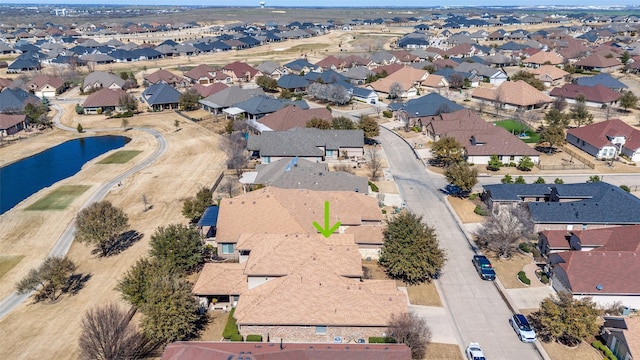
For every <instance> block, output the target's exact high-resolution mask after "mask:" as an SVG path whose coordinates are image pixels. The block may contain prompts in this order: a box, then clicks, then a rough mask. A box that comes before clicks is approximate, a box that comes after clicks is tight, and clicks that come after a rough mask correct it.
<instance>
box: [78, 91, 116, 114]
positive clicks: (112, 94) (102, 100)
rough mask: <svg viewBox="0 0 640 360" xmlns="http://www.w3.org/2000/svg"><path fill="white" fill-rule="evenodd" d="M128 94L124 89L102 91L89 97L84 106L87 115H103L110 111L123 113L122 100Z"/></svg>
mask: <svg viewBox="0 0 640 360" xmlns="http://www.w3.org/2000/svg"><path fill="white" fill-rule="evenodd" d="M126 94H127V92H126V91H124V90H122V89H108V88H105V89H102V90H98V91H96V92H94V93H92V94H91V95H89V96H87V98H86V99H85V100H84V103H83V104H82V108H83V109H84V113H85V114H102V113H105V112H108V111H112V112H122V111H124V109H122V107H121V106H120V98H121V97H122V96H125V95H126Z"/></svg>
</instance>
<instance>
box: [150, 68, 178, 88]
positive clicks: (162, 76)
mask: <svg viewBox="0 0 640 360" xmlns="http://www.w3.org/2000/svg"><path fill="white" fill-rule="evenodd" d="M144 80H146V81H147V82H148V83H149V84H151V85H154V84H157V83H161V82H163V83H167V84H169V85H171V86H173V87H176V88H177V87H186V86H187V85H188V84H189V83H188V81H186V79H185V78H184V77H182V76H178V75H176V74H174V73H172V72H171V71H168V70H164V69H160V70H158V71H155V72H152V73H151V74H146V75H145V76H144Z"/></svg>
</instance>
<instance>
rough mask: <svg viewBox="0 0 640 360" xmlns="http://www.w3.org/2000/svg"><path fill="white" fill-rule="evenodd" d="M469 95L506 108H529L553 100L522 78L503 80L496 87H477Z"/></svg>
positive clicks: (540, 105) (537, 106)
mask: <svg viewBox="0 0 640 360" xmlns="http://www.w3.org/2000/svg"><path fill="white" fill-rule="evenodd" d="M471 97H472V98H474V99H476V101H480V102H488V103H490V104H492V105H493V106H498V107H500V108H506V109H525V110H531V109H536V108H540V107H543V106H545V105H547V104H549V103H551V102H553V99H552V98H550V97H549V96H548V95H547V94H545V93H543V92H542V91H540V90H538V89H536V88H534V87H533V86H531V85H529V84H528V83H527V82H525V81H524V80H518V81H505V82H503V83H502V84H501V85H500V86H499V87H498V88H496V89H489V88H484V87H478V88H475V89H474V90H473V92H472V93H471Z"/></svg>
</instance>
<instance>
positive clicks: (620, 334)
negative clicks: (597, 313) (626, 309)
mask: <svg viewBox="0 0 640 360" xmlns="http://www.w3.org/2000/svg"><path fill="white" fill-rule="evenodd" d="M600 336H602V338H603V339H604V343H605V345H607V347H608V348H609V349H611V351H612V352H613V355H615V356H616V358H618V359H620V360H633V358H634V356H635V358H636V359H637V358H638V357H639V356H640V342H638V339H640V317H639V316H624V317H620V316H604V324H603V325H602V330H601V331H600Z"/></svg>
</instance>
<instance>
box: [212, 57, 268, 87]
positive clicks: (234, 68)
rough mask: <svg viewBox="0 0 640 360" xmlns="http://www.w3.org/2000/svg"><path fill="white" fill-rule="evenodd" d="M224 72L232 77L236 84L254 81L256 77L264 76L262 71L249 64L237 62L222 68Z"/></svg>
mask: <svg viewBox="0 0 640 360" xmlns="http://www.w3.org/2000/svg"><path fill="white" fill-rule="evenodd" d="M222 72H223V73H225V74H227V75H228V76H230V77H231V79H232V81H233V82H234V83H237V82H250V81H254V80H255V78H256V77H258V76H262V73H261V72H260V70H256V69H255V68H254V67H252V66H251V65H249V64H246V63H243V62H240V61H236V62H232V63H231V64H228V65H226V66H224V67H223V68H222Z"/></svg>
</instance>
